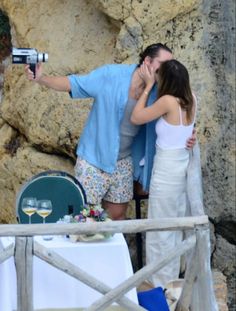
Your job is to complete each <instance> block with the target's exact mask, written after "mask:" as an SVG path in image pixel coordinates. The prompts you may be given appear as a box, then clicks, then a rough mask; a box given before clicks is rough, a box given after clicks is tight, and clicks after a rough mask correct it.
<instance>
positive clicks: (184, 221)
mask: <svg viewBox="0 0 236 311" xmlns="http://www.w3.org/2000/svg"><path fill="white" fill-rule="evenodd" d="M204 224H208V217H207V216H198V217H177V218H162V219H161V222H160V221H159V220H154V219H140V220H120V221H109V222H94V223H79V224H32V225H28V224H27V225H12V224H11V225H0V236H33V235H48V234H55V235H62V234H93V233H99V232H109V233H116V232H123V233H136V232H145V231H175V230H183V229H193V228H195V226H197V225H204Z"/></svg>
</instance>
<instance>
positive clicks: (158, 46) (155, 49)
mask: <svg viewBox="0 0 236 311" xmlns="http://www.w3.org/2000/svg"><path fill="white" fill-rule="evenodd" d="M160 50H165V51H167V52H170V53H172V51H171V49H170V48H168V46H167V45H165V44H162V43H154V44H151V45H149V46H147V47H146V49H145V50H144V51H143V52H142V53H140V54H139V64H138V66H141V65H142V63H143V61H144V59H145V57H147V56H149V57H151V58H154V57H156V56H158V53H159V51H160Z"/></svg>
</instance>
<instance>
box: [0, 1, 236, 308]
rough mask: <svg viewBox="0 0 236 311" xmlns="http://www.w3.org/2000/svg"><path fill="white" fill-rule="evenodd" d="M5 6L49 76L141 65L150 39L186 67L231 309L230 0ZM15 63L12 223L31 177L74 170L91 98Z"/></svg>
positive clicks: (15, 40) (8, 98)
mask: <svg viewBox="0 0 236 311" xmlns="http://www.w3.org/2000/svg"><path fill="white" fill-rule="evenodd" d="M0 10H2V11H3V12H4V13H5V14H6V15H7V16H8V17H9V21H10V26H11V36H12V44H13V45H14V46H16V47H34V48H37V49H38V50H39V51H40V52H47V53H49V62H48V63H46V64H44V70H45V73H46V74H55V75H57V74H59V75H67V74H69V73H72V72H73V73H74V72H80V73H85V72H87V71H89V70H91V69H93V68H95V67H97V66H99V65H101V64H104V63H114V62H119V63H120V62H125V63H129V62H134V61H135V62H137V61H138V55H139V53H140V51H141V50H142V49H143V48H145V47H146V46H147V45H148V44H151V43H154V42H166V43H167V44H168V46H169V47H171V48H172V49H173V51H174V55H175V57H176V58H178V59H179V60H180V61H182V62H183V63H184V64H185V65H186V66H187V68H188V69H189V72H190V77H191V83H192V86H193V90H194V91H195V93H196V94H197V96H198V99H199V103H198V117H197V133H198V138H199V142H200V145H201V154H202V172H203V185H204V201H205V207H206V213H207V214H208V215H209V217H210V220H211V229H212V230H211V234H212V235H211V240H212V244H213V245H212V252H213V258H214V260H213V264H214V266H215V267H216V268H219V269H220V270H221V271H222V272H223V273H224V274H225V276H226V277H227V282H228V286H229V296H228V297H229V305H230V307H232V308H233V307H234V306H235V297H234V295H233V291H234V290H235V287H234V286H235V284H234V277H235V265H234V264H232V258H233V257H234V256H235V231H234V230H233V228H234V227H235V222H236V213H235V41H236V40H235V3H234V1H233V0H228V1H223V0H220V1H219V0H181V1H177V0H167V1H160V0H146V1H144V0H132V1H131V0H109V1H108V0H91V1H88V0H65V1H56V0H42V1H37V0H26V1H17V0H11V1H9V0H0ZM9 62H10V59H9V58H8V59H5V60H4V65H3V66H1V67H0V68H1V69H0V85H2V84H3V82H4V89H3V93H2V90H1V86H0V139H1V140H0V215H1V216H0V222H7V221H14V200H15V195H16V192H17V191H18V189H19V187H20V185H21V184H22V183H24V181H25V180H26V179H27V178H29V177H30V176H31V175H32V174H35V173H37V172H39V171H40V170H43V169H48V168H59V169H61V170H69V171H71V172H73V163H74V160H75V147H76V143H77V140H78V138H79V137H80V135H81V132H82V129H83V126H84V123H85V120H86V118H87V115H88V113H89V110H90V108H91V102H90V101H89V100H86V101H85V100H73V101H72V100H71V99H70V98H69V96H68V95H67V94H62V93H58V92H54V91H52V90H47V89H46V88H43V87H39V86H38V85H35V84H33V83H31V82H29V81H27V80H26V78H25V76H24V69H23V66H17V65H8V64H9ZM143 209H146V208H143ZM132 216H133V213H132V215H131V217H132ZM226 267H227V268H226Z"/></svg>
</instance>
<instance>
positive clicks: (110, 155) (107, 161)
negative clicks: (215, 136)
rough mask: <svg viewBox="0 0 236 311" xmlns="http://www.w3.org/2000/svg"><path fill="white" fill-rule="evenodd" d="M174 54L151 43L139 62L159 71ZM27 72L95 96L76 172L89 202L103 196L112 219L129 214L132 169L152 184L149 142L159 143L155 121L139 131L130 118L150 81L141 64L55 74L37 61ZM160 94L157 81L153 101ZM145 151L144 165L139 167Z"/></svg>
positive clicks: (45, 81)
mask: <svg viewBox="0 0 236 311" xmlns="http://www.w3.org/2000/svg"><path fill="white" fill-rule="evenodd" d="M172 57H173V55H172V52H171V50H170V49H169V48H168V47H167V46H165V45H163V44H161V43H158V44H152V45H150V46H148V47H147V48H146V49H145V50H144V52H143V53H141V54H140V63H139V65H140V64H142V63H143V62H144V63H145V64H146V65H147V66H148V68H153V69H154V70H155V71H156V70H158V68H159V67H160V65H161V63H162V62H164V61H166V60H169V59H172ZM26 73H27V76H28V79H29V80H32V81H35V82H37V83H38V84H40V85H43V86H46V87H49V88H52V89H54V90H56V91H64V92H68V93H69V94H70V96H71V97H72V98H94V103H93V107H92V109H91V112H90V114H89V116H88V120H87V122H86V125H85V128H84V131H83V133H82V135H81V137H80V142H79V144H78V147H77V151H76V153H77V157H78V158H77V163H76V166H75V176H76V178H77V179H78V180H79V182H80V183H81V184H82V186H83V187H84V189H85V191H86V194H87V201H88V203H89V204H99V203H101V202H102V204H103V207H104V208H105V209H106V210H107V212H108V214H109V215H110V217H111V218H112V219H113V220H121V219H125V214H126V210H127V207H128V202H129V201H130V200H131V199H132V197H133V173H134V176H135V179H136V180H140V181H141V183H142V184H143V186H144V188H145V189H148V184H149V179H150V172H151V166H152V156H153V155H154V150H150V149H149V148H153V147H149V146H154V144H153V141H152V142H150V144H149V143H148V140H151V139H152V140H153V139H155V138H151V137H153V135H154V133H155V132H154V131H153V124H149V125H147V126H146V127H143V128H142V130H140V131H139V128H138V127H137V126H134V125H132V124H131V122H130V114H131V112H132V108H133V106H134V105H135V103H136V101H137V99H138V98H139V96H140V94H141V92H142V90H143V88H144V87H145V84H144V81H143V79H142V78H141V76H140V74H139V66H137V65H136V64H132V65H126V64H119V65H118V64H113V65H104V66H102V67H99V68H97V69H95V70H93V71H91V72H90V73H89V74H87V75H69V76H64V77H63V76H61V77H53V76H45V75H43V73H42V65H41V64H38V66H37V69H36V77H35V78H34V76H33V73H32V72H31V71H30V69H29V66H26ZM156 98H157V90H156V86H154V87H153V90H152V92H151V93H150V96H149V104H151V103H153V102H154V101H155V99H156ZM149 133H152V134H151V135H149ZM134 138H135V139H134ZM193 143H194V137H191V139H190V140H189V141H188V143H187V147H191V146H192V145H193ZM131 147H132V148H131ZM132 149H133V150H132ZM143 157H145V166H144V167H140V165H139V162H140V160H141V159H142V158H143ZM132 158H133V159H132ZM133 164H134V166H135V167H134V171H133Z"/></svg>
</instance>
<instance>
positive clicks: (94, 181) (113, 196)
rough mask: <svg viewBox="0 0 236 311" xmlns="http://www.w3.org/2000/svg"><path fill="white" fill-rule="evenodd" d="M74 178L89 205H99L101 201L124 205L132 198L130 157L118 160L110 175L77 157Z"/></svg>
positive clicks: (131, 165) (131, 164)
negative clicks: (82, 189)
mask: <svg viewBox="0 0 236 311" xmlns="http://www.w3.org/2000/svg"><path fill="white" fill-rule="evenodd" d="M75 177H76V179H78V181H79V182H80V183H81V185H82V186H83V188H84V190H85V192H86V196H87V202H88V203H89V204H100V203H101V202H102V200H103V199H104V200H105V201H108V202H112V203H126V202H129V201H130V200H131V199H132V197H133V163H132V158H131V157H130V156H129V157H126V158H124V159H121V160H119V161H118V162H117V166H116V169H115V171H114V172H113V173H112V174H109V173H106V172H104V171H102V170H100V169H99V168H97V167H95V166H93V165H91V164H89V163H88V162H87V161H86V160H83V159H81V158H80V157H78V158H77V162H76V165H75Z"/></svg>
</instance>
